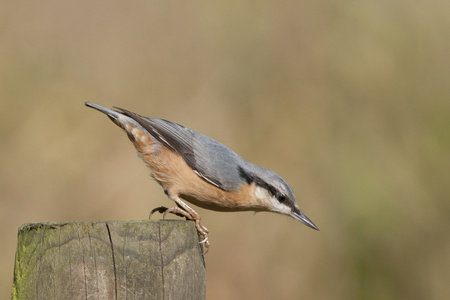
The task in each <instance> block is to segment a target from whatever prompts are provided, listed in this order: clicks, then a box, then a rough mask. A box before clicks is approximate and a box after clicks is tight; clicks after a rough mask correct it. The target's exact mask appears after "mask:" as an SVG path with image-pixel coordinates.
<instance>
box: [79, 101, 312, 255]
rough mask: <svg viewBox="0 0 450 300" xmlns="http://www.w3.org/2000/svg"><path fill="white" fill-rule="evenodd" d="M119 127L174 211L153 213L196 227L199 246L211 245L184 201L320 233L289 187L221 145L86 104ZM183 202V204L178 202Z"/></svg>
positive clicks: (159, 122) (162, 123) (164, 124)
mask: <svg viewBox="0 0 450 300" xmlns="http://www.w3.org/2000/svg"><path fill="white" fill-rule="evenodd" d="M85 105H86V106H88V107H90V108H93V109H96V110H98V111H100V112H102V113H104V114H105V115H107V116H108V117H109V118H110V119H111V120H112V122H114V123H115V124H116V125H117V126H119V127H120V128H122V129H123V130H124V131H125V132H126V133H127V135H128V138H129V140H130V141H131V142H132V143H133V144H134V146H135V148H136V149H137V152H138V156H139V157H141V158H142V160H143V161H144V163H145V164H146V165H147V167H148V168H149V170H150V173H151V176H152V177H153V179H154V180H156V182H158V183H159V184H160V185H161V187H162V188H163V190H164V193H165V194H166V195H167V196H168V197H169V198H170V199H171V200H173V201H174V202H175V204H176V206H175V207H171V208H167V207H164V206H161V207H158V208H155V209H154V210H152V211H151V213H150V215H151V214H153V213H154V212H156V211H158V212H160V213H164V217H163V218H165V216H166V214H167V213H172V214H176V215H179V216H183V217H186V218H187V219H189V220H192V221H194V222H195V226H196V229H197V232H198V234H199V236H200V239H201V241H200V243H202V244H203V245H204V247H205V249H206V251H205V253H204V254H206V253H207V252H208V250H209V247H210V245H211V243H210V241H209V235H208V233H209V231H208V229H207V228H206V227H205V226H203V225H202V223H201V217H200V215H199V214H198V213H197V212H196V211H195V210H194V209H193V208H191V207H190V206H189V205H188V204H186V202H185V201H187V202H189V203H191V204H194V205H196V206H198V207H201V208H205V209H209V210H213V211H222V212H237V211H254V212H263V211H266V212H274V213H279V214H282V215H287V216H290V217H292V218H294V219H295V220H298V221H300V222H301V223H303V224H305V225H306V226H308V227H310V228H312V229H315V230H319V228H318V227H317V226H316V225H315V224H314V223H313V222H312V221H311V220H310V219H309V218H308V217H307V216H306V215H305V214H304V213H303V212H302V211H301V210H300V208H299V206H298V204H297V201H296V199H295V195H294V192H293V190H292V188H291V187H290V186H289V185H288V184H287V183H286V181H284V180H283V179H282V178H281V176H280V175H278V174H277V173H275V172H273V171H271V170H269V169H266V168H263V167H260V166H257V165H254V164H252V163H250V162H248V161H246V160H245V159H243V158H242V157H241V156H239V155H238V154H237V153H236V152H234V151H233V150H231V149H229V148H228V147H226V146H225V145H223V144H221V143H219V142H217V141H216V140H214V139H212V138H209V137H207V136H205V135H203V134H201V133H198V132H196V131H194V130H191V129H189V128H187V127H185V126H182V125H180V124H177V123H174V122H171V121H168V120H164V119H159V118H149V117H144V116H141V115H139V114H136V113H134V112H131V111H128V110H126V109H123V108H118V107H113V108H114V109H109V108H106V107H103V106H101V105H98V104H95V103H91V102H85ZM183 200H184V201H183Z"/></svg>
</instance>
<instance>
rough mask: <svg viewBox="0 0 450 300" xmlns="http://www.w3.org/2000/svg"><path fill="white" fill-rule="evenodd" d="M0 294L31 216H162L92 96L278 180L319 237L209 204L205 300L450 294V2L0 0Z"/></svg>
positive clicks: (269, 217)
mask: <svg viewBox="0 0 450 300" xmlns="http://www.w3.org/2000/svg"><path fill="white" fill-rule="evenodd" d="M1 7H2V9H1V10H0V135H1V136H0V137H1V146H0V165H1V167H0V192H1V199H0V239H1V241H2V242H1V243H0V253H1V259H0V298H1V299H7V298H9V297H10V289H11V283H12V278H13V266H14V265H13V264H14V254H15V248H16V241H17V240H16V238H17V229H18V227H19V226H20V225H21V224H23V223H26V222H41V221H74V220H95V221H101V220H117V219H120V220H126V219H146V218H147V214H148V212H149V211H150V210H151V209H152V208H154V207H156V206H159V205H169V203H170V202H168V201H169V200H168V199H167V198H166V197H165V195H164V193H163V192H162V190H161V188H160V187H159V186H158V184H156V183H155V182H152V180H151V179H150V176H149V174H148V171H147V169H146V167H145V166H144V164H143V163H142V162H141V161H140V160H139V159H138V158H137V156H136V153H135V150H134V148H133V146H132V144H131V143H130V142H129V141H128V139H127V137H126V135H125V134H124V133H123V132H121V130H120V129H119V128H117V127H116V126H115V125H114V124H113V123H111V122H110V121H109V120H108V119H107V118H106V117H105V116H103V115H101V114H100V113H98V112H96V111H94V110H92V109H88V108H86V107H85V106H84V101H92V102H96V103H99V104H101V105H104V106H108V107H111V106H113V105H115V106H119V107H124V108H127V109H129V110H132V111H135V112H137V113H140V114H142V115H145V116H152V117H161V118H165V119H169V120H172V121H175V122H177V123H180V124H183V125H185V126H188V127H190V128H192V129H194V130H196V131H199V132H201V133H203V134H206V135H208V136H210V137H212V138H214V139H216V140H218V141H220V142H222V143H224V144H225V145H227V146H229V147H230V148H231V149H233V150H235V151H236V152H238V153H239V154H240V155H241V156H243V157H244V158H246V159H247V160H249V161H251V162H253V163H256V164H258V165H262V166H264V167H267V168H270V169H272V170H274V171H276V172H277V173H279V174H280V175H281V176H282V177H283V178H284V179H285V180H286V181H287V182H288V183H289V184H290V185H291V186H292V188H293V189H294V191H295V193H296V196H297V200H298V202H299V204H300V207H301V208H302V210H303V211H304V212H305V213H306V215H307V216H309V217H310V218H311V219H312V220H313V221H314V222H315V223H316V224H317V225H318V227H319V228H320V229H321V231H319V232H315V231H313V230H311V229H309V228H307V227H306V226H304V225H302V224H301V223H299V222H296V221H295V220H293V219H290V218H287V217H283V216H280V215H276V214H268V213H260V214H253V213H218V212H211V211H206V210H202V209H198V212H199V213H200V214H201V216H202V218H203V224H204V225H206V226H207V227H208V228H209V230H210V239H211V242H212V246H211V249H210V252H209V253H208V255H207V256H206V266H207V280H208V285H207V297H208V299H218V300H222V299H449V298H450V285H449V284H448V283H449V278H450V234H449V229H450V226H449V225H450V202H449V198H450V156H449V154H450V101H449V100H450V58H449V53H450V2H449V1H447V0H432V1H401V0H394V1H392V0H389V1H387V0H381V1H375V2H374V1H344V2H342V1H341V2H337V1H312V0H306V1H284V0H281V1H264V0H263V1H233V0H231V1H221V2H220V1H196V0H194V1H154V0H149V1H133V2H125V1H120V2H112V1H95V2H92V1H57V2H54V1H37V2H36V1H32V2H23V1H1Z"/></svg>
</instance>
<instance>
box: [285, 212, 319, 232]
mask: <svg viewBox="0 0 450 300" xmlns="http://www.w3.org/2000/svg"><path fill="white" fill-rule="evenodd" d="M291 217H293V218H294V219H296V220H299V221H300V222H302V223H303V224H305V225H306V226H308V227H311V228H312V229H315V230H319V228H318V227H317V226H316V225H315V224H314V223H313V222H312V221H311V220H310V219H309V218H308V217H307V216H305V214H304V213H302V212H301V210H300V209H296V210H293V211H292V212H291Z"/></svg>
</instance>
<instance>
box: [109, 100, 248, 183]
mask: <svg viewBox="0 0 450 300" xmlns="http://www.w3.org/2000/svg"><path fill="white" fill-rule="evenodd" d="M116 109H118V110H119V111H120V112H121V113H123V114H125V115H126V116H128V117H130V118H132V119H133V120H135V121H136V122H138V123H139V125H141V126H142V127H143V128H144V129H145V130H147V131H148V132H149V133H150V134H151V135H152V136H153V137H154V138H156V139H157V140H158V141H159V142H161V143H162V144H163V145H165V146H166V147H168V148H169V149H171V150H173V151H175V152H177V153H178V154H180V155H181V156H182V157H183V159H184V160H185V161H186V163H187V165H188V166H189V167H191V168H192V170H193V171H194V172H195V173H196V174H197V175H198V176H200V177H201V178H203V179H204V180H206V181H207V182H209V183H211V184H213V185H215V186H217V187H218V188H221V189H223V190H226V191H230V190H237V189H239V187H240V181H239V178H240V177H239V176H240V174H239V167H240V165H241V164H243V162H245V161H244V160H243V159H242V158H241V157H240V156H239V155H237V154H236V153H235V152H233V151H232V150H230V149H229V148H227V147H225V146H224V145H222V144H221V143H219V142H217V141H215V140H213V139H211V138H209V137H207V136H204V135H202V134H200V133H198V132H195V131H193V130H191V129H189V128H187V127H184V126H182V125H179V124H177V123H174V122H170V121H167V120H164V119H157V118H147V117H143V116H140V115H138V114H135V113H133V112H130V111H127V110H125V109H122V108H116Z"/></svg>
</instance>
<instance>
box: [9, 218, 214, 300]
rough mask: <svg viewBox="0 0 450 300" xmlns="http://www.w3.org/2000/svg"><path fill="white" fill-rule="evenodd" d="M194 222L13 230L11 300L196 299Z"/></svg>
mask: <svg viewBox="0 0 450 300" xmlns="http://www.w3.org/2000/svg"><path fill="white" fill-rule="evenodd" d="M205 293H206V270H205V262H204V259H203V255H202V247H201V245H200V244H199V239H198V235H197V231H196V229H195V226H194V223H193V222H190V221H180V220H165V221H110V222H65V223H61V222H58V223H29V224H25V225H23V226H22V227H21V228H20V229H19V235H18V243H17V252H16V262H15V268H14V282H13V288H12V298H13V299H204V298H205Z"/></svg>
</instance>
